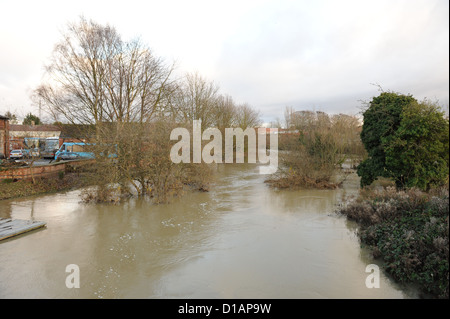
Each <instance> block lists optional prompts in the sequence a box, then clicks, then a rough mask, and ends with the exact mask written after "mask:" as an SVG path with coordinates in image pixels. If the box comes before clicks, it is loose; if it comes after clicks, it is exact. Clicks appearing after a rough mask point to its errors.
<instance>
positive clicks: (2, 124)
mask: <svg viewBox="0 0 450 319" xmlns="http://www.w3.org/2000/svg"><path fill="white" fill-rule="evenodd" d="M8 141H9V118H8V117H6V116H3V115H0V158H6V157H8V154H9V143H8Z"/></svg>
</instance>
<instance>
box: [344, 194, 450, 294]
mask: <svg viewBox="0 0 450 319" xmlns="http://www.w3.org/2000/svg"><path fill="white" fill-rule="evenodd" d="M339 212H340V213H342V214H344V215H346V216H347V218H348V219H351V220H355V221H357V222H358V223H359V224H360V226H361V227H360V229H359V237H360V240H361V243H363V244H365V245H367V246H369V247H370V248H371V249H372V252H373V255H374V257H381V258H382V259H383V262H384V266H385V269H386V271H387V272H388V273H389V274H391V275H392V276H393V277H394V278H395V279H396V280H397V281H399V282H402V283H414V284H418V285H419V286H420V288H421V290H422V291H423V292H424V293H426V294H431V295H433V296H436V297H438V298H448V297H449V289H448V283H449V263H448V258H449V238H448V234H449V217H448V216H449V195H448V188H445V189H439V190H435V191H432V192H428V193H425V192H422V191H419V190H417V189H410V190H407V191H395V188H388V189H385V190H382V191H375V192H367V191H366V192H363V193H362V194H361V196H360V197H359V198H357V199H356V200H353V201H351V202H349V203H347V204H345V205H344V206H342V207H341V208H340V210H339Z"/></svg>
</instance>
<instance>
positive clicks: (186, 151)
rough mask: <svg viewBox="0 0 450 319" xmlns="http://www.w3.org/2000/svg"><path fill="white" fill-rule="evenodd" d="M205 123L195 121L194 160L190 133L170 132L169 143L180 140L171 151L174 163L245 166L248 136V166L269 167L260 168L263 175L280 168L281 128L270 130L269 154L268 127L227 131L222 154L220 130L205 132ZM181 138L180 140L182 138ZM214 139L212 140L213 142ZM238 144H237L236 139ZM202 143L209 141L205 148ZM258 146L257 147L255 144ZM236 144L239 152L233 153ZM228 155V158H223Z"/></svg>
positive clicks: (184, 129)
mask: <svg viewBox="0 0 450 319" xmlns="http://www.w3.org/2000/svg"><path fill="white" fill-rule="evenodd" d="M201 126H202V121H201V120H194V121H193V129H192V159H191V133H190V132H189V131H188V129H186V128H182V127H178V128H175V129H173V130H172V132H171V133H170V140H172V141H173V140H179V141H178V142H177V143H175V144H174V145H173V146H172V149H171V150H170V159H171V160H172V162H173V163H176V164H178V163H201V162H202V160H203V162H204V163H207V164H211V163H222V162H223V158H224V162H225V163H234V156H236V163H244V157H245V154H244V149H245V147H244V146H245V144H244V142H245V137H247V158H248V163H256V157H258V162H259V163H260V164H269V165H265V166H260V167H259V173H260V174H273V173H275V172H276V171H277V169H278V129H276V128H274V129H269V135H270V142H269V154H267V145H266V134H267V129H266V128H258V129H255V128H247V129H245V130H243V129H242V128H226V129H225V143H224V145H225V150H224V151H225V154H223V151H222V145H223V144H222V142H223V140H222V138H223V137H222V133H221V131H220V130H219V129H217V128H207V129H206V130H204V131H203V132H202V127H201ZM180 137H181V139H179V138H180ZM211 138H212V139H211ZM235 138H236V143H235V144H234V139H235ZM202 141H210V142H209V143H208V144H206V145H205V146H204V147H203V150H202ZM256 144H258V145H256ZM234 145H236V149H235V152H234ZM223 155H225V156H223Z"/></svg>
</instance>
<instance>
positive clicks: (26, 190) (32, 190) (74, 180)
mask: <svg viewBox="0 0 450 319" xmlns="http://www.w3.org/2000/svg"><path fill="white" fill-rule="evenodd" d="M84 184H85V181H84V179H83V178H81V176H80V174H79V173H61V174H59V175H58V176H55V177H49V178H36V180H35V183H33V182H32V181H31V180H11V179H6V180H2V181H0V200H4V199H11V198H18V197H24V196H31V195H39V194H46V193H53V192H59V191H64V190H70V189H74V188H78V187H82V186H84Z"/></svg>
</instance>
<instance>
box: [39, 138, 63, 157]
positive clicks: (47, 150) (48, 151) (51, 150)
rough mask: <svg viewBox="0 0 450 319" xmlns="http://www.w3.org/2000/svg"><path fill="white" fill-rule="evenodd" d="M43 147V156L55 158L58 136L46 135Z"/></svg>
mask: <svg viewBox="0 0 450 319" xmlns="http://www.w3.org/2000/svg"><path fill="white" fill-rule="evenodd" d="M43 144H44V149H43V150H41V156H42V157H43V158H51V159H54V158H55V154H56V152H57V151H58V149H59V137H47V138H46V139H45V141H44V143H43Z"/></svg>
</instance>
